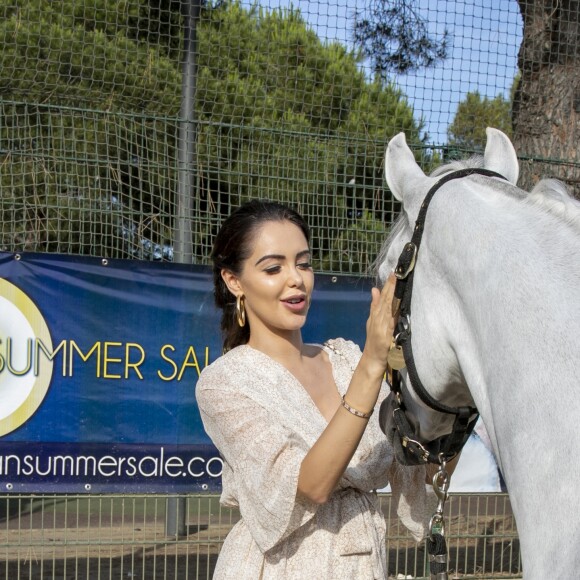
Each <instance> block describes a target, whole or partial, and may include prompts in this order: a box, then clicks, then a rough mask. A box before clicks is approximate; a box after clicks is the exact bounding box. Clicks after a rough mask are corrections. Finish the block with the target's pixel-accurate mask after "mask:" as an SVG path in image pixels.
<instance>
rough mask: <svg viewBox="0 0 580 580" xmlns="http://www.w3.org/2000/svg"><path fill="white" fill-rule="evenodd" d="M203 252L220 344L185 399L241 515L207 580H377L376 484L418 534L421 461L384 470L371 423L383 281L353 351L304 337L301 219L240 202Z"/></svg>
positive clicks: (385, 308)
mask: <svg viewBox="0 0 580 580" xmlns="http://www.w3.org/2000/svg"><path fill="white" fill-rule="evenodd" d="M212 257H213V261H214V286H215V298H216V304H217V306H218V307H219V308H220V309H222V310H223V317H222V330H223V333H224V350H225V351H226V354H224V355H223V356H222V357H220V358H219V359H218V360H217V361H215V362H214V363H213V364H211V365H210V366H209V367H207V368H206V369H204V371H203V372H202V374H201V377H200V379H199V381H198V383H197V388H196V396H197V401H198V404H199V409H200V412H201V416H202V419H203V422H204V426H205V428H206V431H207V433H208V434H209V436H210V437H211V438H212V440H213V442H214V444H215V445H216V447H217V448H218V449H219V451H220V452H221V454H222V456H223V459H224V471H223V479H222V482H223V493H222V498H221V501H222V504H224V505H226V506H239V509H240V513H241V521H240V522H238V523H237V524H236V526H235V527H234V528H233V529H232V530H231V532H230V533H229V534H228V536H227V538H226V540H225V543H224V546H223V548H222V551H221V553H220V557H219V559H218V563H217V567H216V570H215V576H214V578H218V579H221V578H236V579H257V578H275V579H281V578H324V579H326V578H337V579H341V580H342V579H345V578H356V579H357V580H360V579H367V578H386V577H387V570H386V553H385V521H384V517H383V514H382V513H381V512H380V510H379V506H378V500H377V497H376V493H375V492H374V490H376V489H380V488H383V487H385V486H386V485H387V484H388V483H389V482H390V483H391V485H392V488H393V493H394V494H395V496H396V498H395V499H396V500H397V501H398V502H399V515H400V516H401V517H402V518H403V520H404V522H405V523H406V524H407V525H408V526H409V527H410V529H411V530H412V531H413V533H414V534H415V535H416V536H417V537H420V536H421V535H422V533H423V526H424V521H425V518H424V513H423V510H422V507H421V506H423V505H424V498H425V484H424V481H425V479H424V478H425V471H424V469H423V468H401V467H399V468H395V465H394V462H393V452H392V448H391V447H390V446H389V444H388V443H387V440H386V438H385V436H384V435H383V434H382V432H381V431H380V428H379V426H378V421H376V420H374V421H370V418H371V415H372V413H373V410H374V409H375V408H376V407H377V405H378V404H380V401H381V400H382V399H383V398H384V397H385V396H386V394H387V389H386V388H384V386H383V376H384V373H385V367H386V358H387V352H388V349H389V345H390V339H391V335H392V332H393V326H394V321H393V318H392V316H391V302H392V295H393V281H392V280H390V281H389V283H388V284H387V285H386V286H385V287H384V288H383V290H382V292H379V290H378V289H376V288H373V290H372V302H371V306H370V316H369V318H368V321H367V329H366V330H367V336H366V342H365V346H364V350H363V352H362V354H361V351H360V349H359V348H358V346H356V345H355V344H354V343H352V342H348V341H346V340H343V339H334V340H329V341H327V342H326V343H325V344H324V345H316V344H305V343H304V342H303V340H302V333H301V329H302V327H303V325H304V323H305V322H306V317H307V314H308V308H309V306H310V299H311V295H312V290H313V286H314V274H313V271H312V267H311V265H310V249H309V230H308V227H307V225H306V224H305V222H304V220H303V219H302V217H301V216H300V215H299V214H297V213H296V212H295V211H293V210H292V209H290V208H288V207H286V206H283V205H280V204H277V203H273V202H264V201H253V202H249V203H247V204H245V205H243V206H241V207H240V208H238V209H237V210H236V211H235V212H234V213H233V214H232V215H231V216H230V217H229V218H228V219H227V220H226V221H225V222H224V224H223V226H222V228H221V230H220V231H219V233H218V235H217V237H216V239H215V243H214V247H213V253H212ZM413 506H415V507H413ZM417 506H419V507H417Z"/></svg>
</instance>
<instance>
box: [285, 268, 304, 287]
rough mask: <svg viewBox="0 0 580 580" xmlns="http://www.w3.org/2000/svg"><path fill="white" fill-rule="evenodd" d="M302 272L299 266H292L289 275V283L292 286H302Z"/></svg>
mask: <svg viewBox="0 0 580 580" xmlns="http://www.w3.org/2000/svg"><path fill="white" fill-rule="evenodd" d="M302 282H303V279H302V273H301V272H300V270H299V269H298V268H292V269H291V270H290V274H289V276H288V283H289V284H290V285H291V286H302Z"/></svg>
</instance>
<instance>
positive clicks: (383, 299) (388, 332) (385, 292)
mask: <svg viewBox="0 0 580 580" xmlns="http://www.w3.org/2000/svg"><path fill="white" fill-rule="evenodd" d="M396 281H397V279H396V278H395V275H394V274H392V273H391V275H390V276H389V278H388V279H387V281H386V283H385V285H384V287H383V289H382V290H381V291H379V289H378V288H373V289H372V291H371V292H372V301H371V309H370V314H369V318H368V320H367V336H366V342H365V347H364V351H363V357H364V358H365V359H366V363H367V364H369V365H372V367H373V368H376V369H380V374H381V375H382V374H383V373H384V372H385V369H386V368H387V355H388V353H389V348H390V346H391V339H392V336H393V330H394V329H395V324H396V315H395V316H393V313H392V304H393V295H394V293H395V284H396Z"/></svg>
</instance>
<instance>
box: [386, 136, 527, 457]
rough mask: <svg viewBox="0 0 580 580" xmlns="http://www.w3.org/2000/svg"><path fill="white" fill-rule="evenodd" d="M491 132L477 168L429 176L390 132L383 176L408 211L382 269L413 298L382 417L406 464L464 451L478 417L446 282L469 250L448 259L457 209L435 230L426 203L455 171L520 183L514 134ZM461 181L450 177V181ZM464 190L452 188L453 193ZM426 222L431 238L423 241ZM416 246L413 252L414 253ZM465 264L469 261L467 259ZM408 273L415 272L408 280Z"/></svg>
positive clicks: (458, 312) (461, 323) (454, 301)
mask: <svg viewBox="0 0 580 580" xmlns="http://www.w3.org/2000/svg"><path fill="white" fill-rule="evenodd" d="M487 137H488V140H487V146H486V149H485V153H484V155H483V158H482V159H479V160H478V161H475V160H473V161H472V162H471V165H474V166H475V169H474V170H473V172H472V170H467V171H466V167H467V165H469V164H465V163H463V164H455V165H453V164H452V165H451V166H447V167H445V168H441V169H440V170H438V171H436V172H435V173H434V174H433V175H431V176H427V175H425V174H424V173H423V171H422V170H421V168H420V167H419V165H418V164H417V163H416V161H415V158H414V156H413V153H412V152H411V150H410V149H409V147H408V146H407V143H406V140H405V136H404V134H403V133H400V134H399V135H397V136H396V137H395V138H393V139H392V140H391V142H390V143H389V145H388V147H387V152H386V156H385V176H386V180H387V184H388V186H389V188H390V190H391V191H392V193H393V195H394V196H395V198H396V199H398V200H399V201H400V202H401V203H402V208H403V211H402V214H401V216H400V218H399V220H398V221H397V223H396V224H395V225H394V227H393V229H392V231H391V235H390V236H389V239H388V240H387V243H386V244H385V246H384V247H383V250H382V251H381V254H380V256H379V259H378V276H379V278H380V280H381V282H384V280H385V279H386V278H387V276H388V275H389V273H390V272H391V271H395V275H396V276H397V277H398V278H399V281H398V282H397V295H398V299H399V301H400V300H401V299H402V298H403V296H404V295H405V293H406V294H407V296H406V298H407V303H408V304H407V308H406V311H402V312H401V314H402V316H403V317H404V318H405V319H404V320H401V319H400V320H399V325H398V327H397V333H398V335H397V336H398V337H400V336H403V338H402V339H401V342H402V343H403V344H402V345H401V346H399V348H402V350H403V351H404V353H405V357H404V358H405V362H406V367H404V368H403V369H401V371H400V372H397V370H396V369H395V370H394V371H393V374H392V377H391V380H392V381H393V382H394V383H396V389H393V393H392V394H391V395H390V397H389V398H388V399H387V400H386V402H385V403H384V404H383V407H382V409H381V417H380V421H381V426H382V427H383V430H384V431H385V433H386V434H387V436H388V437H389V438H390V439H391V441H392V442H393V445H394V447H395V450H396V451H397V458H398V460H399V461H400V462H402V463H404V464H417V463H422V462H426V461H432V462H435V461H436V460H439V461H440V460H441V456H444V457H445V458H446V459H448V458H450V457H451V456H453V455H454V454H455V453H457V452H458V451H459V449H460V448H461V446H462V445H463V443H464V442H465V440H466V439H467V437H468V436H469V434H470V433H471V430H472V429H473V426H474V425H475V421H476V420H477V416H478V415H477V410H476V404H475V402H474V399H473V394H472V393H471V392H470V390H469V388H468V384H467V380H466V377H465V374H464V371H463V367H462V365H461V361H460V351H461V349H462V345H461V341H462V340H469V339H470V337H469V333H466V332H465V328H464V327H465V325H466V322H465V320H464V319H463V316H464V314H463V311H462V308H461V304H459V303H458V296H457V295H456V289H455V288H454V286H453V284H452V283H451V284H450V283H449V282H450V281H449V278H450V277H451V278H452V277H453V276H454V275H457V272H461V270H462V265H461V263H460V262H461V260H464V259H465V258H464V257H463V258H457V256H456V257H455V258H454V257H451V259H450V260H448V258H449V256H448V255H444V253H449V252H450V250H452V248H453V237H454V231H455V229H456V228H458V227H460V226H458V224H457V223H453V220H452V219H451V218H452V213H453V212H449V217H450V220H449V221H445V222H443V223H441V221H440V220H438V223H437V226H436V236H435V235H434V233H433V228H434V226H432V225H429V223H428V218H427V209H428V207H427V206H428V205H429V204H430V203H431V200H432V199H433V197H434V196H435V193H436V191H437V189H439V188H443V187H444V184H445V183H447V182H451V180H453V179H457V180H458V181H459V178H462V177H468V176H469V177H471V175H474V176H476V177H475V178H476V179H479V177H477V176H478V175H480V174H482V173H483V174H484V177H481V179H488V180H489V179H495V180H497V179H498V178H499V179H501V180H502V181H504V180H505V182H506V185H507V184H511V185H510V186H509V187H511V186H515V183H516V181H517V178H518V173H519V166H518V161H517V157H516V153H515V150H514V148H513V146H512V144H511V142H510V141H509V139H508V138H507V137H506V136H505V135H504V134H503V133H502V132H501V131H498V130H495V129H491V128H488V129H487ZM460 168H461V169H460ZM454 169H455V170H456V172H455V173H453V170H454ZM463 186H464V184H461V186H459V184H458V183H455V184H451V183H450V184H449V185H447V186H446V189H447V190H449V189H453V188H455V189H457V188H458V187H463ZM465 194H466V193H465V192H455V194H454V195H465ZM456 201H457V203H458V202H459V200H456ZM447 203H449V201H447ZM433 205H434V206H437V205H438V206H439V208H438V211H437V212H436V213H438V214H439V217H441V216H440V214H441V205H442V204H441V203H439V204H438V203H437V200H435V201H433ZM425 229H426V238H427V239H425V240H424V241H423V240H422V234H423V233H424V230H425ZM418 230H420V232H419V233H420V236H419V237H418V236H417V232H418ZM432 237H436V238H437V243H436V244H434V243H433V240H432V239H430V238H432ZM441 238H443V241H444V243H443V245H442V247H443V248H446V249H445V250H443V251H442V250H441V249H440V248H441V243H440V242H441ZM411 240H413V241H415V245H413V244H412V243H410V241H411ZM459 240H461V237H459V238H458V241H459ZM460 243H464V242H460ZM419 244H421V245H419ZM409 246H411V249H409ZM415 246H416V247H415ZM437 246H439V247H437ZM419 247H421V251H420V252H418V248H419ZM409 252H410V254H409ZM442 252H443V253H442ZM413 253H415V255H411V254H413ZM456 254H457V252H456ZM443 257H445V258H446V260H448V261H450V262H454V261H456V262H457V261H458V262H459V263H457V264H455V265H452V267H451V268H450V269H441V267H440V263H441V261H442V258H443ZM463 267H464V268H468V269H470V268H472V266H471V265H469V264H464V265H463ZM415 268H416V272H415V271H414V270H415ZM407 277H408V278H413V281H412V282H411V283H410V284H408V287H407ZM405 288H406V289H405ZM412 288H415V296H414V298H413V308H412V311H413V314H412V315H411V312H410V311H411V292H412ZM459 301H461V297H459ZM403 304H405V301H404V299H403ZM403 310H404V309H403ZM397 341H399V339H398V338H397ZM425 353H428V354H425ZM397 391H398V392H397ZM455 411H457V412H455ZM459 415H461V417H459Z"/></svg>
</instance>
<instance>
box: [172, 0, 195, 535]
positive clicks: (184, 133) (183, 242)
mask: <svg viewBox="0 0 580 580" xmlns="http://www.w3.org/2000/svg"><path fill="white" fill-rule="evenodd" d="M199 12H200V0H189V1H188V3H187V13H186V15H185V19H184V20H185V30H184V38H183V51H184V59H183V79H182V83H181V99H182V100H181V114H180V129H179V153H178V155H179V175H178V192H177V215H176V224H175V225H176V228H175V229H176V239H175V245H174V261H175V262H177V263H180V264H191V263H192V261H193V239H192V227H191V220H192V215H193V214H192V196H193V183H194V182H193V178H194V175H193V173H194V168H195V154H196V146H195V140H196V133H197V131H196V127H195V92H196V74H197V66H196V56H197V31H196V26H197V22H198V19H199ZM185 507H186V502H185V497H180V496H170V497H168V498H167V502H166V516H165V534H166V535H167V536H169V537H179V536H185V535H186V526H185V516H186V513H185V512H186V509H185Z"/></svg>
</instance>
